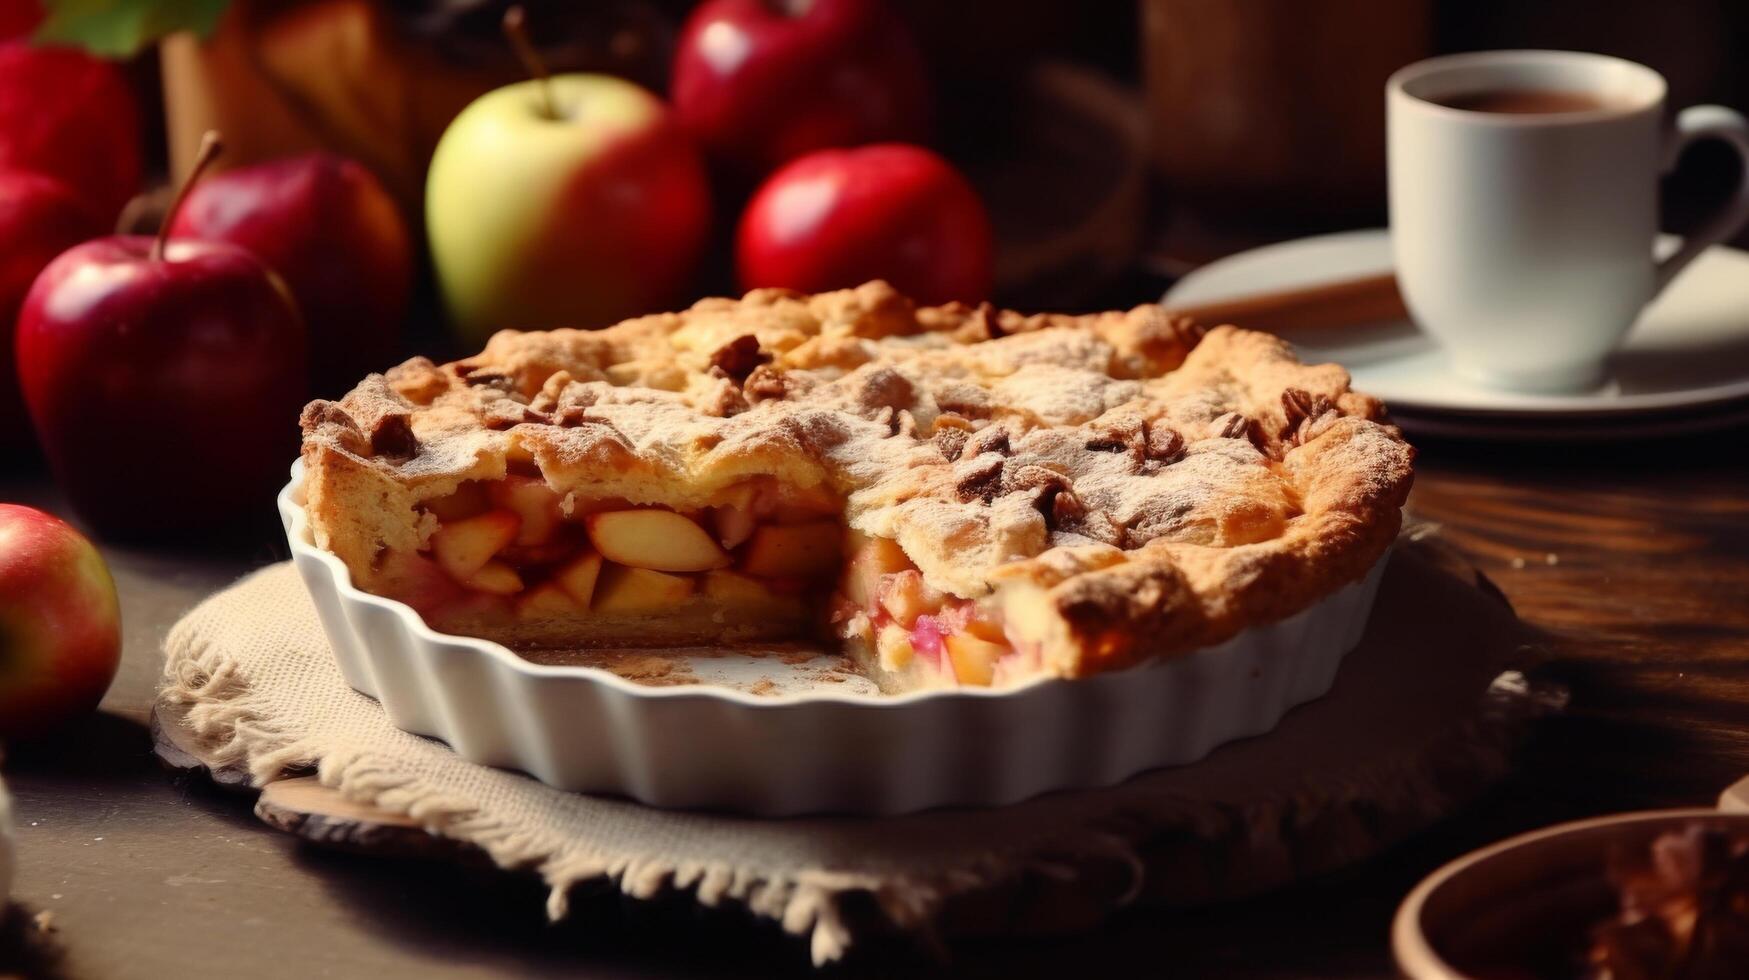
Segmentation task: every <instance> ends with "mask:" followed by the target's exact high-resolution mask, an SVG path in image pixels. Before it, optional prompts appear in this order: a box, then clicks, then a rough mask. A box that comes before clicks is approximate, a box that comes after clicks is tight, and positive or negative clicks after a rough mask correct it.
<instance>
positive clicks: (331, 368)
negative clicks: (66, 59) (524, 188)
mask: <svg viewBox="0 0 1749 980" xmlns="http://www.w3.org/2000/svg"><path fill="white" fill-rule="evenodd" d="M170 234H171V236H172V237H174V238H201V239H206V240H208V241H220V242H230V243H231V244H233V245H241V246H243V247H244V248H246V249H248V250H249V251H251V252H254V253H255V255H256V257H257V258H259V259H261V260H262V261H263V262H266V263H267V264H268V266H270V267H271V268H272V269H273V270H274V271H275V272H277V273H279V275H280V278H282V279H284V280H285V283H286V285H287V286H289V287H291V292H292V296H293V297H294V298H295V299H296V300H297V302H298V308H299V310H300V311H301V312H302V313H303V315H304V323H305V324H306V326H307V328H308V330H309V344H310V369H311V379H310V381H311V390H312V392H313V393H315V394H317V395H336V396H337V395H339V394H341V393H343V392H345V391H347V390H348V389H350V388H351V387H352V386H353V385H354V384H356V383H357V382H358V380H359V379H360V378H362V377H363V376H364V375H366V374H368V373H369V372H371V371H381V370H383V369H384V368H387V367H388V366H389V364H390V363H391V362H392V361H393V360H394V355H395V352H396V345H397V342H398V340H399V338H400V333H401V324H402V320H403V319H405V317H406V315H407V294H408V291H409V290H410V289H411V288H412V282H413V248H412V244H411V241H410V239H409V237H408V234H407V226H406V224H405V223H404V222H403V221H402V220H401V214H400V211H399V210H398V209H397V208H396V207H395V202H394V199H393V198H391V197H389V193H388V191H386V190H384V189H383V185H382V183H381V182H379V181H378V180H377V178H376V177H375V176H374V175H373V174H372V173H371V172H370V171H369V170H367V169H365V167H364V166H363V165H361V164H358V163H355V162H353V161H351V160H347V159H343V158H341V157H337V156H334V155H332V154H328V153H312V154H309V155H307V156H301V157H294V158H292V159H288V160H279V161H275V162H273V163H264V164H259V165H257V166H253V167H244V168H241V169H238V170H232V171H229V172H227V173H222V174H217V175H215V176H213V177H209V178H207V179H206V180H204V181H202V182H201V183H200V184H199V185H198V186H196V187H195V188H194V190H193V191H191V192H189V195H188V200H187V201H185V202H184V203H183V205H182V209H181V211H179V212H178V214H177V217H176V222H175V224H174V225H172V226H171V228H170Z"/></svg>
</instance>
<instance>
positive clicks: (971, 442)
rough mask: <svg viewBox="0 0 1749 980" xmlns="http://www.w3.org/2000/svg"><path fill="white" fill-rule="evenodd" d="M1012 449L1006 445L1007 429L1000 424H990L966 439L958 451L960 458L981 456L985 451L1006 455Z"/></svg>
mask: <svg viewBox="0 0 1749 980" xmlns="http://www.w3.org/2000/svg"><path fill="white" fill-rule="evenodd" d="M1012 451H1013V450H1011V449H1010V448H1009V445H1008V430H1007V429H1005V428H1003V427H1002V426H1000V425H992V426H989V427H988V428H985V429H981V430H979V431H978V432H976V433H975V434H973V435H972V436H971V437H970V438H969V439H967V440H966V446H965V449H963V450H962V451H961V452H960V458H961V459H965V458H967V457H976V456H982V455H984V454H985V453H995V454H997V455H998V456H1006V455H1008V454H1009V453H1010V452H1012Z"/></svg>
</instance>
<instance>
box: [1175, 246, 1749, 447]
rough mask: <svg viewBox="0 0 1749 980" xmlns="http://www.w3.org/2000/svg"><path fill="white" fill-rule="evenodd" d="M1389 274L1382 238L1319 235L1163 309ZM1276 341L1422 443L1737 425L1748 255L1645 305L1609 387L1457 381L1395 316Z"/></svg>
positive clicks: (1745, 345) (1226, 264)
mask: <svg viewBox="0 0 1749 980" xmlns="http://www.w3.org/2000/svg"><path fill="white" fill-rule="evenodd" d="M1390 268H1391V243H1390V233H1389V232H1387V231H1385V230H1384V229H1369V230H1365V231H1352V232H1341V233H1339V234H1334V235H1320V236H1318V237H1315V238H1304V239H1299V240H1297V241H1291V242H1282V243H1280V244H1276V245H1268V246H1265V247H1263V248H1258V249H1253V250H1251V251H1249V252H1241V253H1239V254H1237V255H1232V256H1229V257H1227V258H1224V259H1221V260H1219V261H1216V262H1212V263H1210V264H1209V265H1206V266H1203V267H1202V268H1200V269H1197V270H1196V271H1194V272H1192V273H1190V274H1189V275H1187V276H1185V277H1184V278H1183V279H1181V280H1179V282H1178V283H1177V284H1176V285H1174V286H1173V287H1172V289H1171V290H1169V291H1168V292H1167V294H1166V302H1167V304H1168V305H1171V306H1188V305H1193V304H1201V303H1207V302H1211V301H1215V300H1222V299H1229V298H1233V297H1237V296H1243V295H1246V294H1250V293H1257V292H1265V291H1270V290H1276V289H1284V288H1291V287H1294V286H1301V285H1311V284H1315V283H1320V282H1329V281H1334V280H1340V279H1346V278H1354V277H1359V276H1366V275H1373V274H1376V273H1380V272H1387V271H1389V270H1390ZM1287 337H1288V339H1289V340H1291V341H1293V342H1294V344H1295V346H1296V347H1297V348H1298V349H1299V351H1300V354H1301V356H1302V357H1304V358H1305V359H1306V360H1309V361H1337V362H1339V363H1341V364H1342V365H1344V366H1345V367H1347V368H1348V370H1349V371H1350V373H1352V374H1353V376H1354V385H1355V387H1356V388H1359V389H1361V390H1364V391H1367V392H1369V393H1371V394H1374V395H1377V396H1379V397H1380V398H1383V399H1384V400H1385V402H1386V404H1388V405H1389V406H1390V408H1391V413H1392V415H1393V416H1395V417H1396V418H1397V419H1398V421H1399V422H1401V423H1402V424H1403V425H1404V426H1405V427H1406V428H1410V429H1414V428H1421V429H1423V431H1427V432H1429V434H1441V435H1464V434H1494V435H1500V436H1506V437H1516V438H1555V437H1561V436H1564V435H1568V434H1573V435H1591V436H1592V437H1598V436H1617V435H1629V434H1651V433H1652V432H1670V431H1678V430H1682V431H1688V430H1692V429H1696V428H1714V427H1718V426H1721V425H1726V424H1733V423H1735V422H1737V421H1742V420H1743V419H1744V418H1745V417H1746V416H1749V252H1742V251H1739V250H1737V249H1732V248H1725V247H1722V246H1717V247H1714V248H1711V249H1708V250H1707V251H1706V252H1705V253H1703V254H1702V255H1701V256H1700V257H1699V258H1698V259H1696V260H1695V261H1694V264H1693V265H1691V266H1689V267H1688V269H1687V270H1686V271H1684V272H1683V273H1682V275H1681V276H1679V277H1677V279H1676V281H1675V282H1674V283H1672V284H1671V286H1670V288H1669V289H1668V290H1666V291H1665V293H1664V295H1662V296H1660V297H1659V298H1658V300H1657V301H1656V302H1655V303H1653V304H1652V305H1651V306H1649V307H1647V309H1646V312H1645V314H1644V315H1643V316H1642V317H1641V318H1640V321H1639V323H1637V324H1636V325H1635V326H1634V329H1633V331H1632V332H1631V333H1630V334H1629V335H1628V338H1627V341H1626V343H1625V344H1624V345H1623V346H1622V348H1621V349H1620V350H1619V351H1617V352H1616V355H1615V357H1614V359H1613V360H1612V362H1611V376H1610V379H1609V381H1608V382H1606V383H1605V384H1604V385H1603V386H1602V387H1600V388H1598V389H1597V390H1595V391H1591V392H1585V393H1581V394H1561V395H1537V394H1524V393H1518V392H1510V391H1499V390H1495V389H1491V388H1486V387H1482V386H1480V385H1476V384H1473V383H1471V382H1467V381H1464V380H1463V379H1461V378H1458V377H1457V376H1456V375H1455V374H1453V373H1452V371H1451V369H1450V368H1449V366H1448V365H1447V362H1446V358H1445V355H1444V353H1443V352H1442V351H1441V350H1440V349H1439V348H1438V346H1436V345H1435V344H1434V342H1433V340H1432V339H1431V338H1429V337H1428V336H1427V335H1425V334H1423V333H1421V332H1420V331H1419V330H1418V329H1417V328H1416V327H1415V325H1414V324H1413V323H1412V322H1411V321H1409V320H1406V319H1405V320H1400V321H1396V322H1387V323H1378V324H1368V325H1356V326H1355V327H1354V328H1352V329H1351V330H1350V329H1345V328H1337V329H1334V330H1322V331H1319V332H1317V333H1312V332H1309V331H1308V332H1306V333H1303V334H1299V335H1295V334H1289V335H1287ZM1502 423H1511V424H1506V425H1503V424H1502ZM1575 428H1577V429H1583V430H1587V431H1586V432H1573V431H1571V430H1573V429H1575ZM1640 430H1646V431H1645V432H1644V433H1642V432H1641V431H1640Z"/></svg>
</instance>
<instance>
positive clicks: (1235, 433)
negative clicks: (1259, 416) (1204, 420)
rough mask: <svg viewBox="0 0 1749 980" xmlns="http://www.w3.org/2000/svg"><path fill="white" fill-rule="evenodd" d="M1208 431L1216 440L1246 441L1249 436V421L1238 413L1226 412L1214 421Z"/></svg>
mask: <svg viewBox="0 0 1749 980" xmlns="http://www.w3.org/2000/svg"><path fill="white" fill-rule="evenodd" d="M1210 429H1211V430H1213V432H1214V434H1215V438H1217V439H1248V438H1250V435H1251V420H1250V419H1248V418H1246V417H1245V416H1244V415H1242V414H1240V413H1239V412H1228V413H1227V414H1225V415H1223V416H1221V417H1220V418H1218V419H1215V420H1214V422H1213V423H1212V424H1211V425H1210Z"/></svg>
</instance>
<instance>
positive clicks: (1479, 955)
mask: <svg viewBox="0 0 1749 980" xmlns="http://www.w3.org/2000/svg"><path fill="white" fill-rule="evenodd" d="M1696 821H1698V822H1701V823H1705V824H1707V825H1710V826H1715V827H1719V828H1721V829H1725V830H1729V831H1732V832H1735V833H1739V834H1741V833H1749V813H1725V812H1722V811H1719V810H1711V809H1700V808H1696V809H1687V810H1645V811H1640V812H1636V813H1621V814H1615V815H1612V816H1607V817H1597V818H1595V819H1591V820H1581V821H1578V822H1575V823H1566V824H1560V825H1557V826H1554V827H1549V828H1546V829H1543V830H1538V831H1533V832H1531V833H1528V834H1522V835H1520V836H1518V837H1513V838H1510V839H1508V840H1505V841H1501V842H1500V843H1498V844H1494V845H1492V846H1490V847H1484V848H1482V849H1481V850H1479V851H1474V852H1472V853H1470V854H1467V855H1465V856H1463V857H1461V858H1458V859H1457V860H1456V861H1453V862H1451V863H1450V864H1447V865H1446V866H1445V867H1443V868H1440V869H1439V870H1438V871H1435V872H1434V873H1433V874H1431V875H1429V876H1428V877H1427V878H1426V879H1425V880H1423V881H1422V882H1421V883H1420V884H1419V885H1417V886H1416V887H1415V889H1414V891H1411V892H1410V893H1409V897H1408V898H1406V899H1404V900H1403V904H1402V906H1400V907H1399V908H1398V909H1397V917H1396V921H1395V922H1394V923H1392V926H1391V947H1392V951H1393V952H1394V953H1395V955H1396V958H1397V967H1398V969H1400V970H1401V971H1402V972H1403V975H1404V976H1406V977H1409V978H1410V980H1477V978H1488V980H1494V978H1505V977H1534V976H1545V975H1548V973H1549V972H1550V970H1549V966H1550V964H1551V961H1552V960H1554V959H1556V958H1558V957H1559V956H1560V953H1561V950H1563V949H1565V948H1566V946H1565V945H1564V944H1562V943H1561V942H1559V941H1558V939H1557V938H1556V937H1571V938H1572V939H1573V940H1574V941H1575V942H1578V941H1582V939H1583V937H1584V935H1585V932H1586V930H1587V929H1588V928H1589V927H1590V926H1591V925H1592V924H1593V923H1596V922H1598V921H1601V920H1603V919H1604V918H1606V917H1608V916H1610V915H1612V914H1613V913H1614V912H1615V910H1616V895H1615V892H1614V890H1613V889H1612V888H1611V887H1610V885H1609V881H1608V879H1607V877H1606V866H1607V862H1608V860H1609V855H1610V852H1611V851H1612V850H1613V849H1615V848H1617V847H1628V848H1643V847H1645V846H1647V845H1649V844H1650V843H1651V841H1652V839H1653V838H1655V837H1657V836H1658V835H1660V834H1662V833H1664V832H1665V831H1669V830H1675V829H1678V828H1681V827H1683V826H1686V825H1687V824H1689V823H1690V822H1696ZM1551 939H1555V940H1556V941H1551ZM1539 967H1540V968H1541V969H1539Z"/></svg>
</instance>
